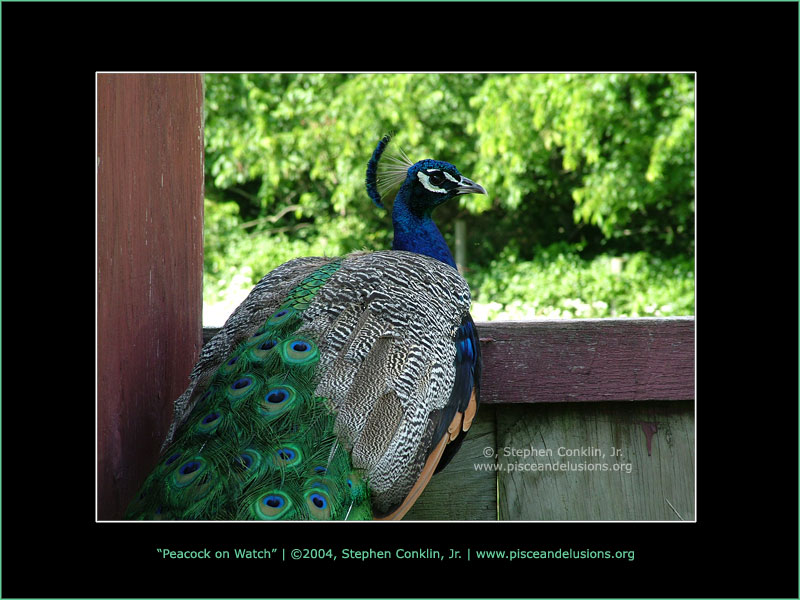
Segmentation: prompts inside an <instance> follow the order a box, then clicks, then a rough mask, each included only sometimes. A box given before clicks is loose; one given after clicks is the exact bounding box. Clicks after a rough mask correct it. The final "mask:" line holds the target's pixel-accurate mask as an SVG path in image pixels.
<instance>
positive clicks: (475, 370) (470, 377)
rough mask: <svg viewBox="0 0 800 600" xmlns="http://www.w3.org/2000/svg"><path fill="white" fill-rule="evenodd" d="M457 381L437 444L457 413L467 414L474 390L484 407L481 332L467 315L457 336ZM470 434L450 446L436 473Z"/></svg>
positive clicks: (478, 400)
mask: <svg viewBox="0 0 800 600" xmlns="http://www.w3.org/2000/svg"><path fill="white" fill-rule="evenodd" d="M455 344H456V358H455V366H456V378H455V383H454V384H453V391H452V392H451V393H450V400H449V401H448V403H447V407H446V408H445V410H444V414H443V415H442V420H441V421H440V422H439V426H438V427H437V430H436V434H435V436H434V439H435V440H440V439H441V438H442V436H443V435H444V434H445V432H446V431H447V427H448V426H449V425H450V422H451V421H452V420H453V417H455V414H456V413H457V412H461V413H463V412H464V411H466V410H467V407H468V406H469V401H470V398H471V396H472V390H473V389H474V390H475V399H476V401H477V402H478V404H479V405H480V380H481V346H480V342H479V341H478V330H477V328H476V327H475V323H474V322H473V320H472V316H471V315H470V314H469V313H467V314H466V315H464V318H463V319H462V320H461V325H460V326H459V328H458V331H457V332H456V339H455ZM466 435H467V432H466V431H463V432H461V433H460V434H459V436H458V437H457V438H456V439H455V440H453V441H452V442H450V443H449V444H448V445H447V447H446V448H445V450H444V453H443V454H442V458H441V460H440V461H439V465H438V466H437V467H436V471H435V472H436V473H438V472H439V471H441V470H442V469H444V468H445V467H446V466H447V464H448V463H449V462H450V459H452V458H453V456H454V455H455V453H456V452H458V449H459V448H460V447H461V444H462V442H463V441H464V438H465V437H466Z"/></svg>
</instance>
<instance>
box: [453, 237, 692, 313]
mask: <svg viewBox="0 0 800 600" xmlns="http://www.w3.org/2000/svg"><path fill="white" fill-rule="evenodd" d="M693 271H694V261H693V260H692V259H691V257H689V258H681V257H676V258H671V259H661V258H657V257H654V256H652V255H650V254H648V253H646V252H636V253H634V254H631V255H626V256H621V257H614V258H611V257H609V256H605V255H604V256H598V257H595V258H594V259H593V260H584V259H582V258H581V257H580V256H579V255H578V253H577V252H576V251H575V250H574V249H573V248H571V247H570V246H568V245H566V244H563V243H562V244H554V245H552V246H549V247H547V248H542V249H540V250H539V251H537V252H536V258H535V259H534V260H532V261H518V260H517V258H516V256H514V255H513V254H511V253H508V254H504V255H502V256H500V257H498V258H497V259H496V260H495V261H493V262H492V263H491V264H490V265H489V267H488V268H486V269H482V270H479V271H477V272H474V273H470V274H469V275H468V278H469V280H470V287H471V288H472V290H473V300H474V304H473V311H472V312H473V317H474V318H475V319H476V320H484V319H489V320H493V319H514V318H518V319H521V318H525V319H531V318H536V317H550V318H555V317H592V318H598V317H668V316H679V315H691V314H694V272H693Z"/></svg>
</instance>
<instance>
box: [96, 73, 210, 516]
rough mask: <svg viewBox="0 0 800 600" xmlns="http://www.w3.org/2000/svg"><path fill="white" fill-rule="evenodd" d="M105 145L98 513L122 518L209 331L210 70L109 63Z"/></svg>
mask: <svg viewBox="0 0 800 600" xmlns="http://www.w3.org/2000/svg"><path fill="white" fill-rule="evenodd" d="M97 151H98V155H97V293H98V297H97V336H98V337H97V386H98V388H97V421H98V439H97V445H98V446H97V452H98V479H97V482H98V515H97V516H98V518H99V519H115V518H120V517H121V516H122V512H123V511H124V508H125V506H127V504H128V502H129V501H130V499H131V496H132V495H133V494H134V493H135V491H136V489H138V487H139V486H140V485H141V483H142V481H143V480H144V477H145V476H146V474H147V472H148V471H149V469H150V468H151V467H152V465H153V463H154V461H155V460H156V458H157V454H158V450H159V447H160V444H161V440H162V439H163V437H164V435H165V433H166V431H167V428H168V426H169V423H170V419H171V417H172V405H173V402H174V400H175V398H177V397H178V395H180V394H181V392H183V390H184V389H185V388H186V385H187V383H188V374H189V372H190V371H191V368H192V365H193V364H194V362H195V361H196V360H197V357H198V354H199V351H200V348H201V343H202V337H201V314H202V272H203V84H202V76H200V75H156V74H99V75H98V76H97Z"/></svg>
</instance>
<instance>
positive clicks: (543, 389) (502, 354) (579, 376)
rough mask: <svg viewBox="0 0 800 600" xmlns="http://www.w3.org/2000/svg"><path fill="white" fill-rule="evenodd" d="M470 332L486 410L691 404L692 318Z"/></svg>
mask: <svg viewBox="0 0 800 600" xmlns="http://www.w3.org/2000/svg"><path fill="white" fill-rule="evenodd" d="M477 325H478V330H479V333H480V339H481V351H482V353H483V358H484V365H485V368H486V370H487V376H486V378H485V385H484V386H483V389H482V393H481V398H482V400H483V401H484V402H486V403H487V404H491V403H520V402H522V403H527V402H597V401H609V400H614V401H618V400H692V399H694V317H673V318H663V319H660V318H630V319H559V320H550V319H548V320H540V321H507V322H490V323H478V324H477Z"/></svg>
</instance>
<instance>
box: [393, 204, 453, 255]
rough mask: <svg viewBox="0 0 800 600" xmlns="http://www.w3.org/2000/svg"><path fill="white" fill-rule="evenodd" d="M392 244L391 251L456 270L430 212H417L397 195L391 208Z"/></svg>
mask: <svg viewBox="0 0 800 600" xmlns="http://www.w3.org/2000/svg"><path fill="white" fill-rule="evenodd" d="M392 224H393V225H394V242H393V243H392V250H406V251H408V252H416V253H417V254H424V255H426V256H430V257H432V258H435V259H436V260H440V261H442V262H443V263H445V264H448V265H450V266H451V267H453V268H454V269H455V268H456V261H455V260H453V255H452V254H451V253H450V248H448V247H447V242H445V241H444V237H442V234H441V232H440V231H439V229H438V227H436V223H434V222H433V219H432V218H431V215H430V212H422V213H420V212H417V211H414V210H412V209H410V208H409V207H408V205H407V204H406V202H405V200H404V198H403V197H402V195H401V194H398V196H397V198H396V199H395V202H394V207H393V208H392Z"/></svg>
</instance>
